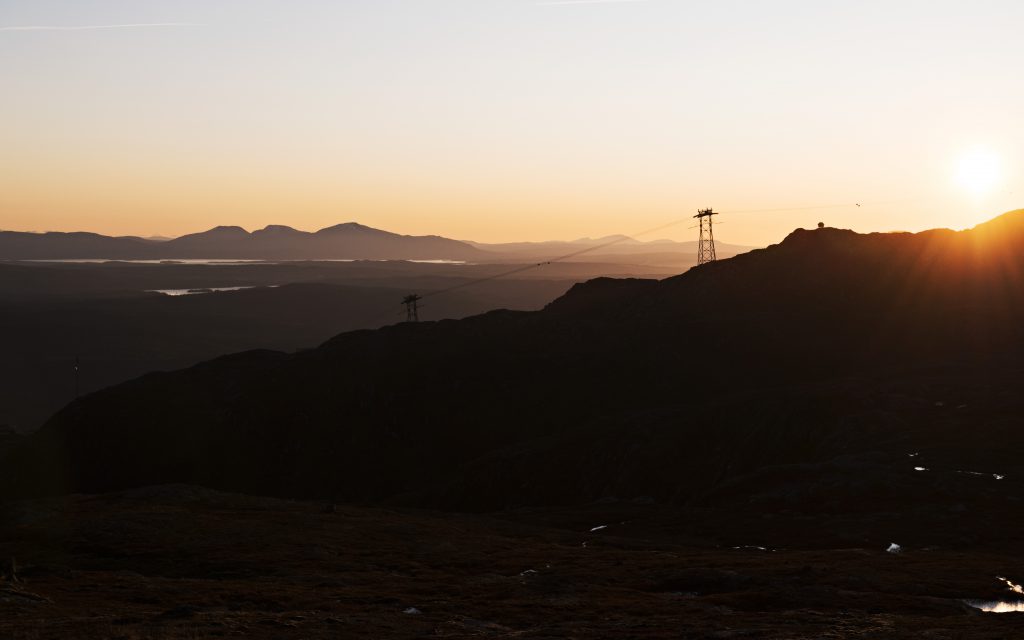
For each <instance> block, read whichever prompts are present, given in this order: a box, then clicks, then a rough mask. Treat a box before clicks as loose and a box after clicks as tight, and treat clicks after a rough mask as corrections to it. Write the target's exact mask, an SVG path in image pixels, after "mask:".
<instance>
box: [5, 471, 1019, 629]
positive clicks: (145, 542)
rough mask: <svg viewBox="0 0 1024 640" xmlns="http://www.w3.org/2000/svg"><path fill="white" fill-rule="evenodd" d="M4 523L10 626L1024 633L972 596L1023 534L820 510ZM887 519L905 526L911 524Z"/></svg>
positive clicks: (297, 506) (154, 517)
mask: <svg viewBox="0 0 1024 640" xmlns="http://www.w3.org/2000/svg"><path fill="white" fill-rule="evenodd" d="M5 516H6V518H5V524H4V526H3V528H2V529H0V545H2V547H3V548H4V549H5V550H6V549H10V550H12V551H13V552H14V553H16V555H17V558H18V562H19V564H20V565H21V568H20V570H19V575H20V580H21V582H20V583H18V584H14V585H12V584H10V583H3V584H2V589H0V636H2V637H5V638H43V637H47V638H48V637H81V638H206V637H224V636H238V637H248V638H281V637H296V638H298V637H301V638H348V637H366V638H369V637H373V638H415V637H453V638H456V637H494V638H511V637H523V638H567V637H574V638H582V637H587V638H634V637H645V638H680V637H682V638H687V637H690V638H741V637H756V638H790V639H792V638H856V637H864V638H878V637H885V638H960V637H971V638H1007V637H1012V636H1013V635H1014V634H1015V633H1016V630H1017V629H1018V627H1019V624H1020V622H1019V617H1020V616H1019V615H1018V614H987V613H986V614H983V613H980V612H977V611H976V610H974V609H971V608H970V607H968V606H966V605H965V604H963V603H962V601H961V599H962V598H968V597H971V598H980V599H998V598H1003V597H1005V596H1006V595H1007V593H1006V589H1005V587H1004V586H1003V585H1002V584H1001V583H1000V582H999V581H998V580H997V579H996V578H995V576H996V575H1001V574H1002V573H1003V572H1008V571H1013V569H1014V568H1017V569H1018V570H1019V567H1020V562H1019V560H1018V559H1017V557H1016V554H1015V553H1014V548H1015V547H1016V546H1017V545H1018V544H1019V542H1020V541H1019V540H1006V541H1005V542H1006V543H1009V544H1011V545H1012V546H1010V547H1004V548H1002V549H996V550H992V551H988V552H984V553H978V552H970V551H966V550H964V549H953V548H949V547H943V546H938V547H926V548H923V549H922V548H913V547H907V548H905V549H904V551H903V552H902V553H900V554H890V553H886V552H885V551H884V546H882V545H879V544H875V543H874V542H871V546H868V547H862V546H859V545H857V544H854V543H850V542H846V541H844V540H843V539H841V537H837V532H838V533H840V536H848V535H849V531H846V532H845V533H843V532H842V531H841V530H843V529H845V528H846V527H845V526H844V525H843V523H841V522H838V521H833V520H829V519H827V518H825V517H818V518H815V517H795V516H793V515H786V514H784V513H779V514H773V515H771V516H768V515H761V516H757V517H758V518H759V519H761V520H762V521H763V524H762V526H761V529H762V531H761V532H760V533H759V534H758V535H759V537H758V540H756V541H753V540H744V536H746V535H750V534H749V533H747V531H749V528H750V524H751V521H750V518H751V517H754V516H750V515H749V514H748V515H747V516H744V517H736V516H734V515H732V514H729V513H724V512H713V511H700V510H668V509H665V508H664V507H653V506H645V505H637V504H630V503H606V504H601V505H591V506H589V507H581V508H578V509H574V510H564V509H563V510H558V511H548V510H522V511H516V512H507V513H504V514H502V515H501V516H499V517H485V516H470V515H452V514H440V513H436V512H416V511H387V510H381V509H375V508H358V507H341V508H338V509H337V510H336V511H334V512H332V511H331V510H330V509H325V505H324V504H322V503H309V502H292V501H284V500H275V499H269V498H254V497H245V496H240V495H234V494H223V493H217V492H213V491H209V490H206V489H200V488H196V487H187V486H181V485H178V486H165V487H156V488H150V489H143V490H137V491H132V492H127V493H120V494H109V495H106V496H101V497H92V496H73V497H69V498H65V499H59V500H53V501H46V502H31V503H19V504H17V505H14V506H13V507H11V508H9V509H8V511H7V512H6V513H5ZM874 517H875V518H876V519H880V520H878V522H879V524H880V525H882V526H884V527H886V528H891V529H892V530H893V531H894V534H895V535H898V533H899V527H900V525H899V523H898V522H895V521H894V519H895V520H898V519H899V518H898V516H893V514H875V516H874ZM887 519H888V520H887ZM862 521H863V519H862ZM600 526H606V528H604V529H598V530H597V531H591V529H593V528H595V527H600ZM953 528H954V529H955V526H954V527H953ZM954 533H955V532H954ZM940 535H941V534H940ZM868 536H869V537H870V534H868ZM744 541H745V542H747V543H748V544H749V543H755V542H756V543H757V544H774V543H776V542H780V541H788V543H789V544H788V546H787V547H786V548H777V547H774V546H770V547H769V550H761V549H758V548H755V547H746V548H733V547H734V546H745V545H744V544H743V542H744ZM1010 595H1012V594H1010Z"/></svg>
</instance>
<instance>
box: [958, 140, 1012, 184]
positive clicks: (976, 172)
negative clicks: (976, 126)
mask: <svg viewBox="0 0 1024 640" xmlns="http://www.w3.org/2000/svg"><path fill="white" fill-rule="evenodd" d="M1001 177H1002V163H1001V162H1000V160H999V156H998V155H996V154H995V153H993V152H992V151H989V150H988V149H981V148H979V149H972V150H970V151H968V152H966V153H964V154H963V155H962V156H960V159H959V160H958V161H957V168H956V176H955V179H956V184H957V186H959V187H961V188H963V189H965V190H967V191H969V192H970V193H971V194H973V195H974V196H983V195H985V194H987V193H989V192H990V191H992V188H993V187H994V186H996V183H998V182H999V179H1000V178H1001Z"/></svg>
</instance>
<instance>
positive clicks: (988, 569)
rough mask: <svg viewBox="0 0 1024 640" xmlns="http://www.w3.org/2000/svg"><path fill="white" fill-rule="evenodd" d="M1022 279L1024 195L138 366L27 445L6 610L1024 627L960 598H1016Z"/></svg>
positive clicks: (280, 622)
mask: <svg viewBox="0 0 1024 640" xmlns="http://www.w3.org/2000/svg"><path fill="white" fill-rule="evenodd" d="M1022 286H1024V211H1018V212H1013V213H1009V214H1006V215H1004V216H1001V217H1000V218H997V219H995V220H993V221H992V222H989V223H987V224H985V225H980V226H979V227H977V228H975V229H972V230H968V231H963V232H953V231H948V230H935V231H928V232H923V233H919V234H870V235H860V234H856V233H853V232H851V231H844V230H839V229H828V228H825V229H818V230H815V231H806V230H797V231H795V232H793V233H792V234H791V235H790V236H788V237H787V238H786V239H785V240H784V241H783V242H782V243H780V244H778V245H773V246H772V247H769V248H767V249H764V250H758V251H753V252H750V253H748V254H744V255H741V256H738V257H736V258H732V259H729V260H721V261H719V262H716V263H713V264H709V265H704V266H702V267H698V268H695V269H691V270H689V271H688V272H686V273H684V274H682V275H679V276H675V277H672V278H668V279H665V280H653V279H608V278H602V279H596V280H592V281H590V282H587V283H585V284H579V285H576V286H574V287H573V288H572V289H571V290H570V291H569V292H568V293H567V294H566V295H564V296H562V297H560V298H559V299H557V300H555V301H554V302H552V303H551V304H549V305H547V306H546V307H545V308H544V309H543V310H541V311H535V312H522V311H519V312H515V311H494V312H490V313H486V314H483V315H479V316H475V317H470V318H466V319H463V320H457V321H456V320H445V321H440V322H420V323H402V324H398V325H394V326H389V327H385V328H382V329H379V330H376V331H354V332H349V333H344V334H341V335H338V336H336V337H334V338H332V339H330V340H328V341H326V342H325V343H324V344H322V345H321V346H319V347H317V348H315V349H309V350H305V351H301V352H295V353H286V352H279V351H267V350H257V351H249V352H244V353H238V354H234V355H230V356H224V357H221V358H218V359H215V360H211V361H208V362H204V363H201V364H199V365H196V366H193V367H190V368H188V369H184V370H180V371H173V372H163V373H154V374H150V375H147V376H143V377H141V378H138V379H135V380H132V381H129V382H126V383H124V384H120V385H117V386H114V387H111V388H108V389H105V390H102V391H99V392H97V393H93V394H90V395H88V396H86V397H83V398H81V399H79V400H78V401H75V402H73V403H71V404H69V405H68V406H67V407H65V408H64V409H62V410H61V411H60V412H58V413H57V414H56V415H54V416H53V417H52V418H51V419H50V420H49V421H48V422H47V423H46V424H45V425H44V427H43V428H42V429H40V430H39V431H38V432H36V433H34V434H32V435H30V436H27V437H25V438H21V439H18V438H14V439H13V441H10V442H8V444H7V445H6V448H7V454H6V456H5V458H4V464H3V466H2V468H0V481H2V485H0V488H2V489H3V492H4V496H5V497H6V502H5V508H4V515H5V519H4V523H5V524H4V525H3V529H2V533H0V542H2V544H3V548H4V549H5V550H6V549H10V552H11V555H14V556H15V557H16V558H17V559H18V564H19V565H20V566H21V569H20V571H19V574H18V575H19V576H20V577H21V578H22V579H23V582H19V583H17V584H10V585H7V587H6V591H5V592H4V593H5V594H6V595H5V599H6V600H5V603H4V605H3V606H4V607H7V609H8V611H9V613H10V615H8V616H6V617H5V620H7V621H8V622H5V623H4V624H7V625H8V628H7V629H8V630H9V632H10V634H12V635H16V636H17V635H19V634H20V635H23V636H25V637H62V636H64V635H66V633H67V632H68V630H69V629H74V630H75V631H76V632H80V633H81V635H83V636H84V637H128V638H131V637H138V638H146V637H153V638H160V637H171V638H174V637H209V636H212V635H216V634H224V635H230V634H235V635H240V636H248V637H268V638H270V637H385V638H387V637H393V638H406V637H434V636H442V637H443V636H445V635H447V636H449V637H480V636H488V635H491V636H495V637H502V636H505V637H513V636H515V637H526V638H575V637H581V638H582V637H593V638H609V637H611V638H615V637H621V638H659V637H664V638H675V637H692V638H715V637H718V638H735V637H752V638H780V639H781V638H808V639H810V638H830V637H831V638H858V637H862V638H911V637H913V638H919V637H926V638H948V639H950V640H953V639H956V638H1013V637H1020V636H1021V635H1022V634H1021V633H1020V632H1019V631H1018V627H1019V625H1020V622H1019V621H1018V619H1019V618H1020V617H1021V616H1020V614H1018V613H987V612H986V613H983V612H981V611H980V610H979V609H977V608H975V607H972V606H969V605H968V604H966V601H975V600H979V601H996V600H1005V601H1009V602H1017V601H1018V599H1019V598H1021V597H1022V594H1021V592H1019V591H1018V592H1014V591H1013V590H1011V588H1010V587H1011V586H1012V585H1013V584H1020V583H1021V582H1024V564H1022V563H1021V562H1020V560H1019V550H1020V548H1021V545H1022V542H1024V540H1022V536H1024V533H1022V529H1021V526H1020V525H1021V515H1022V511H1021V510H1022V505H1024V457H1022V455H1021V454H1022V452H1024V430H1022V429H1021V427H1022V426H1024V424H1022V423H1024V393H1022V389H1024V366H1022V365H1021V362H1022V358H1024V296H1022V295H1021V292H1022V289H1021V287H1022ZM426 292H427V293H429V290H426ZM198 487H206V488H202V489H200V488H198ZM220 492H223V493H220ZM244 496H274V497H273V498H256V497H244ZM332 504H337V505H341V506H339V507H337V508H336V509H331V508H329V506H330V505H332ZM891 545H896V546H892V547H891ZM890 547H891V549H892V551H898V552H890V551H889V550H890ZM1022 591H1024V590H1022ZM407 610H408V611H409V613H405V612H406V611H407ZM62 625H63V626H62ZM33 633H34V634H36V635H35V636H33V635H31V634H33Z"/></svg>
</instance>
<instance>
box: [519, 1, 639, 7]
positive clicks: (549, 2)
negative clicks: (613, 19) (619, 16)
mask: <svg viewBox="0 0 1024 640" xmlns="http://www.w3.org/2000/svg"><path fill="white" fill-rule="evenodd" d="M622 2H647V0H548V1H547V2H535V3H534V4H536V5H539V6H554V5H559V4H619V3H622Z"/></svg>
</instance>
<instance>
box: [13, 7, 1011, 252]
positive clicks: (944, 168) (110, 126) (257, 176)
mask: <svg viewBox="0 0 1024 640" xmlns="http://www.w3.org/2000/svg"><path fill="white" fill-rule="evenodd" d="M1021 24H1024V2H1020V1H1019V0H971V1H962V2H961V1H958V2H952V1H948V0H930V1H910V0H886V1H877V0H862V1H860V2H847V1H842V2H832V1H829V0H772V1H768V0H757V1H755V0H747V1H741V0H717V1H715V2H706V1H705V2H691V1H690V0H628V1H627V0H617V1H616V0H604V1H598V0H590V1H586V0H576V1H562V2H559V1H539V0H336V1H330V2H329V1H326V0H324V1H312V0H287V1H283V0H282V1H277V0H175V1H170V0H163V1H157V0H120V1H115V0H97V1H90V0H73V1H64V2H57V1H52V0H26V1H21V0H0V82H2V85H0V86H2V87H3V90H2V99H0V229H8V230H25V231H28V230H31V231H48V230H54V231H72V230H89V231H96V232H100V233H106V234H114V235H122V234H131V235H143V236H150V235H165V236H174V235H180V234H184V233H189V232H194V231H198V230H202V229H206V228H209V227H212V226H215V225H240V226H243V227H245V228H247V229H250V230H252V229H258V228H261V227H263V226H266V225H268V224H287V225H290V226H293V227H296V228H299V229H306V230H315V229H318V228H322V227H325V226H330V225H333V224H337V223H341V222H348V221H357V222H360V223H363V224H366V225H370V226H373V227H378V228H384V229H388V230H391V231H395V232H399V233H406V234H438V235H444V236H448V237H453V238H458V239H467V240H477V241H483V242H488V241H490V242H497V241H525V240H549V239H572V238H577V237H583V236H589V237H600V236H604V235H609V234H618V233H625V234H634V235H635V234H637V233H638V232H639V231H641V230H646V229H648V228H651V227H656V226H660V225H662V224H665V223H668V222H672V221H676V220H685V219H686V218H688V217H689V216H691V215H692V214H694V213H696V209H697V208H704V207H713V208H714V209H715V210H716V211H720V212H722V215H721V216H719V217H718V218H717V219H716V222H718V223H724V224H722V226H721V227H716V237H717V238H718V239H720V240H723V241H725V242H730V243H736V244H747V245H765V244H770V243H773V242H777V241H779V240H781V239H782V238H783V237H784V236H785V235H786V234H787V233H788V232H790V231H791V230H792V229H794V228H796V227H812V226H814V225H815V224H817V222H818V221H823V222H825V223H826V224H828V225H829V226H836V227H843V228H852V229H855V230H857V231H863V232H867V231H890V230H910V231H916V230H920V229H926V228H934V227H951V228H957V229H959V228H965V227H970V226H973V225H974V224H977V223H979V222H982V221H984V220H986V219H988V218H991V217H994V216H995V215H997V214H999V213H1002V212H1004V211H1008V210H1011V209H1015V208H1021V207H1024V117H1022V114H1024V82H1022V81H1021V78H1020V73H1021V69H1024V40H1021V38H1020V34H1019V26H1020V25H1021ZM856 204H860V205H861V206H859V207H858V206H855V205H856ZM819 207H821V208H819ZM689 226H690V225H688V224H686V223H682V224H677V225H676V226H674V227H671V228H668V229H664V230H662V231H659V232H657V233H656V234H655V236H649V237H643V238H642V239H654V237H668V238H673V239H680V240H686V239H694V238H692V237H691V236H694V234H695V233H696V231H695V230H693V229H689V228H688V227H689Z"/></svg>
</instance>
